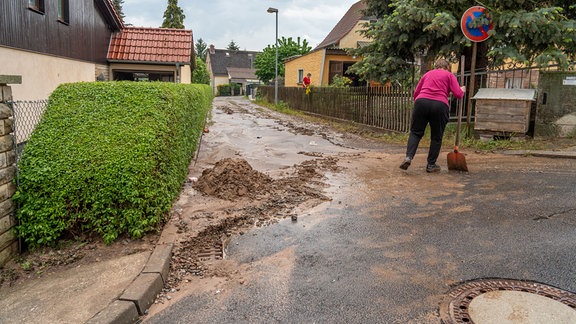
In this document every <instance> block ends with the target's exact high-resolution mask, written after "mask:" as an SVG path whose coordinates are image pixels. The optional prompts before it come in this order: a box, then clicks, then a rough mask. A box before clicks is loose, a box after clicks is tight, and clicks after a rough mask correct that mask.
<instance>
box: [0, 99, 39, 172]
mask: <svg viewBox="0 0 576 324" xmlns="http://www.w3.org/2000/svg"><path fill="white" fill-rule="evenodd" d="M47 104H48V100H34V101H9V102H8V105H9V106H10V107H11V108H12V111H13V114H14V125H13V129H14V151H15V152H16V166H18V161H20V156H21V155H22V150H23V149H24V145H26V142H27V141H28V139H29V138H30V135H32V132H33V131H34V129H35V128H36V125H38V123H39V122H40V119H41V118H42V114H43V113H44V110H46V105H47Z"/></svg>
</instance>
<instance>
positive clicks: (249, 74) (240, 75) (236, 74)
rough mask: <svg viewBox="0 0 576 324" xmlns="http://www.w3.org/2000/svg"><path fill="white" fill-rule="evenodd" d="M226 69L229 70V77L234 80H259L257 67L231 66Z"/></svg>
mask: <svg viewBox="0 0 576 324" xmlns="http://www.w3.org/2000/svg"><path fill="white" fill-rule="evenodd" d="M226 70H228V77H229V78H230V79H232V81H234V82H237V80H240V81H242V80H258V77H257V76H256V69H249V68H235V67H229V68H227V69H226Z"/></svg>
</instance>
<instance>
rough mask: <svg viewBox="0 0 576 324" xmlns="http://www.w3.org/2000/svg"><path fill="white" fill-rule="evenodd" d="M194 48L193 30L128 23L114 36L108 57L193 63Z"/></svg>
mask: <svg viewBox="0 0 576 324" xmlns="http://www.w3.org/2000/svg"><path fill="white" fill-rule="evenodd" d="M193 50H194V49H193V41H192V31H191V30H185V29H172V28H144V27H125V28H124V29H122V31H120V32H118V33H115V34H114V35H113V36H112V39H111V40H110V47H109V48H108V61H111V62H123V61H133V62H156V63H190V61H191V58H192V53H193Z"/></svg>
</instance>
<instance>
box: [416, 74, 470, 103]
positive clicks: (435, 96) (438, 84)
mask: <svg viewBox="0 0 576 324" xmlns="http://www.w3.org/2000/svg"><path fill="white" fill-rule="evenodd" d="M450 92H452V94H453V95H454V96H455V97H456V98H459V99H461V98H462V97H463V96H464V92H463V91H462V89H460V85H459V84H458V80H457V79H456V76H454V74H452V73H451V72H449V71H446V70H444V69H434V70H430V71H428V72H426V73H425V74H424V75H423V76H422V78H421V79H420V82H418V85H417V86H416V90H414V101H416V99H420V98H426V99H432V100H437V101H442V102H444V103H445V104H446V105H448V95H450Z"/></svg>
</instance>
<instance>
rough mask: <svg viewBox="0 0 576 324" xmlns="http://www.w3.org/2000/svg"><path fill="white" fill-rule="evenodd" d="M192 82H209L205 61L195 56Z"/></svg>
mask: <svg viewBox="0 0 576 324" xmlns="http://www.w3.org/2000/svg"><path fill="white" fill-rule="evenodd" d="M192 83H200V84H210V76H209V75H208V70H207V69H206V63H204V61H202V59H201V58H199V57H196V69H194V72H193V73H192Z"/></svg>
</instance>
